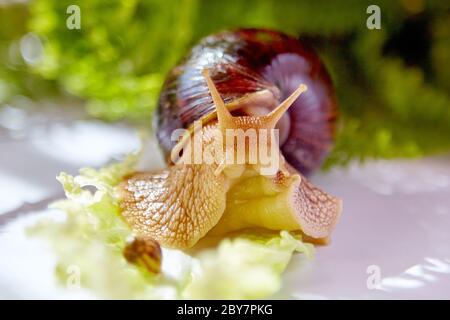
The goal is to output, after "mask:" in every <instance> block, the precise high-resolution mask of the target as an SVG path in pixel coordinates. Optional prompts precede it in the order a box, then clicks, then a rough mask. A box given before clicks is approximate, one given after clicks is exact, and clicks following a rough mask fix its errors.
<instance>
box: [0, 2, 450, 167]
mask: <svg viewBox="0 0 450 320" xmlns="http://www.w3.org/2000/svg"><path fill="white" fill-rule="evenodd" d="M70 4H77V5H79V6H80V8H81V30H68V29H67V28H66V19H67V17H68V15H67V14H66V8H67V6H68V5H70ZM370 4H372V2H371V1H357V0H350V1H345V2H340V1H325V0H316V1H298V0H283V1H278V0H249V1H241V0H228V1H209V0H173V1H170V2H168V1H164V0H147V1H145V0H130V1H119V0H110V1H105V0H89V1H88V0H78V1H75V2H74V1H69V0H40V1H33V2H32V3H31V4H30V5H29V12H28V10H26V9H24V7H21V6H19V7H17V8H16V9H14V10H13V9H10V8H8V9H2V8H0V16H2V17H5V19H0V26H5V25H15V26H17V27H15V30H17V31H15V32H14V33H12V34H9V33H5V32H1V31H0V54H2V56H4V55H5V52H8V50H9V48H8V46H7V44H8V43H10V42H11V43H14V41H16V42H17V41H18V39H20V36H21V35H22V34H23V33H25V27H24V21H26V23H27V26H28V29H29V30H30V31H32V32H34V33H36V34H38V35H39V36H40V37H41V39H42V40H43V41H44V52H45V55H44V60H43V61H41V63H39V64H37V65H35V66H34V67H33V68H32V70H31V72H30V70H27V69H26V68H25V67H24V65H23V64H22V65H17V64H16V65H14V70H12V69H11V68H10V66H11V63H9V64H8V66H7V67H4V66H3V68H2V63H1V62H0V102H1V100H2V96H3V100H6V99H7V98H8V97H10V96H12V95H14V94H18V93H22V94H23V93H25V94H27V95H36V94H37V93H40V92H47V93H48V92H49V90H42V88H43V87H45V86H46V87H49V88H52V87H56V88H59V89H60V90H61V92H63V93H64V92H68V93H70V94H71V95H74V96H77V97H80V98H82V99H84V100H85V101H86V107H87V110H88V112H89V113H90V114H91V115H92V116H95V117H100V118H102V119H106V120H118V119H123V118H126V119H130V120H133V121H137V122H142V121H143V122H147V123H150V118H151V115H152V112H153V110H154V108H155V106H156V101H157V97H158V94H159V90H160V87H161V85H162V81H163V79H164V76H165V74H166V72H167V71H168V70H169V69H170V68H171V67H172V66H173V65H174V64H175V63H176V61H177V60H178V59H180V57H182V56H183V54H185V52H186V51H187V50H188V49H189V47H190V46H192V45H193V44H194V43H195V42H196V41H198V40H199V39H200V38H201V37H203V36H205V35H207V34H210V33H213V32H217V31H219V30H223V29H227V28H234V27H240V26H246V27H266V28H274V29H279V30H281V31H285V32H288V33H290V34H293V35H300V37H302V38H304V39H305V40H306V41H308V42H310V43H311V44H312V45H313V46H314V47H316V49H317V51H318V52H319V53H320V55H321V56H322V57H323V58H324V60H325V62H326V65H327V67H328V69H329V70H330V73H331V74H332V77H333V81H334V83H335V85H336V90H337V94H338V99H339V106H340V114H341V117H340V123H339V132H338V136H337V141H336V148H335V149H334V151H333V153H332V154H331V155H330V157H329V158H328V160H327V162H326V164H325V167H330V166H332V165H336V164H345V163H347V162H348V161H350V160H352V159H359V160H364V159H366V158H373V157H375V158H377V157H382V158H393V157H416V156H421V155H425V154H430V153H434V152H442V151H448V150H449V149H450V123H449V122H450V111H449V108H450V103H449V102H450V97H449V93H448V92H449V88H450V87H449V86H450V85H449V83H450V81H449V80H450V79H449V77H450V70H449V66H450V63H449V60H448V59H449V56H450V40H449V39H450V34H449V30H450V28H449V24H448V21H449V4H448V1H438V0H435V1H428V2H425V1H409V0H404V1H398V2H397V1H387V0H385V1H378V2H377V4H378V5H379V6H380V8H381V17H382V29H381V30H368V29H367V28H366V19H367V17H368V15H367V14H366V8H367V6H368V5H370ZM12 12H18V14H12ZM17 16H18V17H20V18H17ZM419 18H423V19H424V21H426V22H425V24H423V25H422V26H421V27H420V28H421V29H427V30H428V36H427V37H426V39H425V40H423V39H420V38H418V37H415V36H413V37H412V40H411V39H410V42H413V43H411V47H408V48H409V49H408V48H407V49H406V50H405V49H403V51H402V50H400V53H399V52H398V50H391V52H390V51H389V50H387V49H386V48H387V47H388V44H389V43H393V45H394V46H399V44H398V41H397V40H398V39H397V40H395V39H396V38H395V37H396V36H398V35H399V34H401V30H402V28H403V27H404V26H405V25H407V24H408V23H409V22H411V21H415V20H417V19H419ZM11 20H13V21H11ZM2 29H4V28H0V30H2ZM2 39H4V40H3V41H2ZM393 39H394V40H393ZM414 43H415V46H416V47H415V46H414ZM422 48H425V49H424V52H425V53H424V56H423V57H420V59H416V61H413V63H411V57H412V56H414V54H415V53H416V51H421V50H422ZM426 48H429V49H426ZM419 49H420V50H419ZM4 61H6V62H7V61H8V59H6V58H5V60H4ZM3 64H4V65H5V63H3ZM6 64H7V63H6ZM11 70H12V71H11ZM38 76H40V77H42V78H43V79H46V81H43V80H42V78H41V80H40V81H39V78H38ZM36 83H37V84H38V86H36ZM32 84H34V85H32ZM2 93H3V94H2Z"/></svg>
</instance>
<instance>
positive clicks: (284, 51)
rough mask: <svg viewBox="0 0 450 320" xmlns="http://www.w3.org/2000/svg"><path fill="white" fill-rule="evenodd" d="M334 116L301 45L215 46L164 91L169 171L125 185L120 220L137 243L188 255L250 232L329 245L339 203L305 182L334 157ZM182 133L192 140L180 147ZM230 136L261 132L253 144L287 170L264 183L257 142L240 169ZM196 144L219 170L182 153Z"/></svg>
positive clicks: (233, 41)
mask: <svg viewBox="0 0 450 320" xmlns="http://www.w3.org/2000/svg"><path fill="white" fill-rule="evenodd" d="M306 88H308V89H307V91H306ZM336 109H337V107H336V101H335V97H334V93H333V88H332V85H331V81H330V78H329V76H328V74H327V73H326V71H325V69H324V67H323V65H322V63H321V62H320V60H319V58H318V57H317V55H316V54H315V53H314V52H313V51H311V50H310V49H308V48H306V47H305V46H304V45H303V44H302V43H301V42H300V41H299V40H297V39H295V38H292V37H289V36H287V35H285V34H282V33H279V32H275V31H269V30H260V29H240V30H237V31H233V32H222V33H219V34H216V35H212V36H209V37H207V38H205V39H204V40H203V41H201V43H200V44H199V45H197V46H196V47H194V48H193V49H192V51H191V52H190V54H189V55H188V56H187V58H186V59H185V60H184V61H183V62H182V63H181V64H180V65H178V66H176V67H175V68H174V69H173V70H172V71H171V72H170V73H169V75H168V77H167V79H166V82H165V84H164V86H163V89H162V93H161V96H160V101H159V108H158V111H157V122H156V126H155V127H156V132H157V137H158V140H159V142H160V145H161V147H162V149H163V151H164V152H165V154H166V155H167V156H169V155H170V160H169V161H168V163H169V166H168V168H167V169H165V170H162V171H160V172H156V173H148V172H143V173H135V174H133V175H131V176H129V177H127V178H126V179H125V181H124V182H123V183H122V184H121V185H120V186H119V192H120V195H121V208H122V215H123V216H124V218H125V220H126V221H127V222H128V223H129V224H130V225H131V226H132V227H133V229H134V230H135V231H136V232H137V233H138V234H139V235H141V236H143V237H149V238H152V239H155V240H156V241H157V242H159V243H160V244H161V245H163V246H166V247H176V248H189V247H192V246H193V245H195V244H196V243H197V242H198V240H200V239H201V238H203V237H204V236H205V235H206V234H208V233H209V234H220V235H221V234H226V233H228V232H231V231H235V230H240V229H245V228H265V229H270V230H301V231H302V232H303V233H304V234H306V235H307V236H309V237H311V238H315V239H324V238H327V237H328V236H329V235H330V232H331V231H332V229H333V228H334V226H335V224H336V223H337V220H338V218H339V215H340V212H341V207H342V203H341V200H340V199H337V198H335V197H333V196H330V195H328V194H327V193H325V192H323V191H321V190H320V189H318V188H316V187H314V186H313V185H312V184H311V183H310V182H308V181H307V179H306V178H305V177H304V176H303V175H302V173H303V174H306V173H308V172H310V171H312V170H314V169H315V168H317V167H318V166H319V165H320V163H321V161H322V159H323V158H324V156H325V155H326V154H327V152H328V151H329V149H330V147H331V144H332V140H333V136H334V124H335V119H336V114H337V110H336ZM198 122H200V124H201V126H200V127H199V128H198V127H196V125H195V124H196V123H198ZM180 128H185V129H187V130H186V131H185V133H184V134H183V136H182V138H181V139H179V140H178V141H174V139H173V133H174V131H175V130H177V129H180ZM274 129H278V131H277V130H274ZM230 130H232V131H239V130H241V131H242V132H248V131H249V130H254V131H255V132H256V139H255V141H258V143H259V145H261V141H262V142H263V143H264V144H266V145H267V146H266V145H264V146H265V147H269V149H270V150H271V153H270V155H271V159H272V158H274V157H275V158H277V159H279V160H280V161H279V162H278V164H279V165H278V167H277V169H276V170H275V171H274V172H271V173H262V172H263V171H262V170H261V169H262V168H263V167H264V166H263V161H262V159H263V158H262V156H261V153H259V154H257V155H256V157H255V158H252V152H249V151H250V149H251V147H252V146H253V145H252V142H251V139H250V138H249V139H248V144H246V145H245V149H244V150H245V156H244V158H243V159H244V161H242V162H239V163H238V162H236V157H237V156H236V155H235V152H237V150H234V149H237V144H236V142H233V143H232V144H226V143H225V140H226V139H224V137H228V136H227V134H228V132H229V131H230ZM274 132H277V133H278V135H277V136H278V139H276V136H275V134H274ZM197 134H199V135H197ZM196 137H200V138H196ZM245 138H246V137H245V136H244V139H243V141H244V142H245V141H247V140H245ZM247 138H248V137H247ZM196 139H197V143H198V145H199V146H200V147H201V150H202V152H203V153H205V154H209V155H210V156H212V157H213V158H214V159H218V161H212V162H207V161H206V162H205V161H200V162H196V161H193V159H194V158H195V154H194V155H193V154H192V153H191V152H185V151H186V150H192V148H191V147H192V145H195V143H196V142H195V140H196ZM233 141H234V140H233ZM198 145H197V146H198ZM188 146H189V147H190V148H188ZM229 154H231V155H232V156H231V158H229V157H228V155H229ZM230 159H231V161H228V160H230ZM241 160H242V159H241Z"/></svg>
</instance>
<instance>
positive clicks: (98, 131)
mask: <svg viewBox="0 0 450 320" xmlns="http://www.w3.org/2000/svg"><path fill="white" fill-rule="evenodd" d="M10 111H11V110H10ZM23 116H24V118H23V119H22V120H23V124H22V126H18V127H14V128H6V127H7V126H4V127H5V128H3V129H1V127H0V148H1V150H2V156H1V157H0V197H1V201H0V221H1V222H5V221H6V220H7V218H8V219H11V220H10V222H8V223H7V224H6V225H3V226H1V227H0V228H1V229H0V230H1V231H0V257H1V259H0V298H95V295H94V294H93V293H91V292H88V291H79V290H77V291H70V290H67V289H64V288H61V287H58V285H57V284H56V282H55V280H54V277H53V268H54V266H55V262H56V260H55V257H54V256H53V255H52V253H51V251H50V250H49V245H48V243H46V242H45V241H40V240H36V239H32V240H31V239H29V238H27V237H26V236H25V235H24V227H25V226H26V225H29V224H32V223H33V222H34V221H36V219H39V218H40V217H42V216H43V215H52V216H54V215H58V213H57V212H52V211H49V210H46V209H45V207H46V205H47V204H48V202H49V201H51V200H52V199H56V198H58V197H62V192H61V188H60V186H59V184H58V183H57V182H56V180H55V176H56V175H57V174H58V173H59V172H60V171H67V172H69V173H73V174H74V173H76V172H77V170H78V168H80V167H82V166H94V167H99V166H101V165H103V164H105V163H107V162H108V161H110V160H112V159H113V158H116V157H118V156H120V155H123V154H126V153H128V152H130V151H132V150H135V149H137V148H138V146H139V140H138V138H137V136H136V134H135V132H134V130H133V129H132V128H130V127H127V126H125V125H123V124H109V125H108V124H104V123H101V122H98V121H93V120H79V116H73V115H70V113H69V114H67V113H64V115H62V116H61V117H59V118H57V119H54V118H51V117H49V116H48V115H45V116H44V117H42V116H41V119H42V118H49V119H52V120H51V121H47V122H45V123H39V122H38V123H36V121H33V122H31V124H30V123H29V121H30V119H29V115H23ZM0 119H1V117H0ZM1 125H2V123H1V121H0V126H1ZM147 149H148V150H150V152H147V158H146V160H145V162H146V163H147V164H151V165H152V166H161V163H162V161H161V157H160V155H158V154H157V153H156V152H155V151H154V150H155V149H156V147H155V145H154V144H153V145H151V146H148V148H147ZM312 180H313V181H314V182H315V183H316V184H318V185H319V186H321V187H323V189H325V190H327V191H328V192H330V193H331V194H334V195H337V196H339V197H341V198H342V199H343V200H344V211H343V214H342V217H341V220H340V222H339V224H338V226H337V228H336V230H335V232H334V234H333V237H332V243H331V245H329V246H327V247H320V248H318V250H317V255H316V257H315V259H314V260H305V259H303V258H302V257H301V256H296V257H294V259H293V261H292V263H291V264H290V266H289V267H288V270H287V272H286V273H285V275H284V278H283V289H282V290H281V292H279V293H278V294H277V295H276V296H275V298H294V299H311V298H313V299H330V298H331V299H348V298H353V299H398V298H400V299H401V298H406V299H436V298H437V299H450V158H448V157H440V158H427V159H422V160H414V161H376V162H369V163H366V164H365V165H364V166H359V165H357V164H354V165H351V166H350V167H349V168H347V169H335V170H333V171H331V172H329V173H326V174H324V173H320V174H316V175H315V176H313V177H312ZM27 203H29V204H27Z"/></svg>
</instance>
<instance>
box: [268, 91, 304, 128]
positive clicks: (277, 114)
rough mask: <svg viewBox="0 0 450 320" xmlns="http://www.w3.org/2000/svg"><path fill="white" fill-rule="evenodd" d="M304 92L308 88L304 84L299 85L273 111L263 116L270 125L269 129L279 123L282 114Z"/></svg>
mask: <svg viewBox="0 0 450 320" xmlns="http://www.w3.org/2000/svg"><path fill="white" fill-rule="evenodd" d="M306 90H308V87H307V86H306V85H305V84H301V85H299V87H298V88H297V89H296V90H295V91H294V92H293V93H292V94H291V95H290V96H289V97H287V98H286V100H284V101H283V102H282V103H280V104H279V105H278V107H276V108H275V109H274V110H272V111H271V112H270V113H269V114H268V115H266V116H265V118H266V121H267V122H268V123H269V124H271V126H270V127H271V128H275V125H276V124H277V123H278V121H280V119H281V117H282V116H283V115H284V113H285V112H286V111H287V110H288V109H289V107H290V106H292V104H293V103H294V102H295V100H297V98H298V97H299V96H300V95H301V94H302V93H303V92H305V91H306Z"/></svg>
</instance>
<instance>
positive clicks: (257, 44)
mask: <svg viewBox="0 0 450 320" xmlns="http://www.w3.org/2000/svg"><path fill="white" fill-rule="evenodd" d="M205 68H208V69H209V70H210V73H211V77H212V79H213V80H214V83H215V84H216V86H217V89H218V91H219V93H220V94H221V96H222V97H223V99H224V100H225V102H226V103H231V102H233V101H237V100H238V99H239V98H242V97H244V96H246V95H249V94H252V93H255V92H262V91H264V90H267V91H268V92H270V93H271V95H268V98H267V99H269V100H270V99H272V100H273V101H272V102H270V101H267V103H266V107H267V108H269V109H270V108H274V107H275V106H276V105H277V104H278V103H279V102H280V101H282V100H283V99H284V98H286V97H287V96H288V95H289V94H291V93H292V92H293V91H294V90H295V88H296V87H297V86H298V85H299V84H300V83H304V84H306V85H307V86H308V88H309V89H308V91H307V92H306V93H305V94H304V95H303V96H302V98H301V99H299V100H298V101H296V102H295V103H294V105H293V106H292V107H291V108H290V109H289V111H288V113H287V115H286V116H285V119H283V121H282V122H280V123H281V124H282V126H281V128H280V136H281V151H282V154H283V155H284V157H285V158H286V160H287V162H288V163H289V164H291V165H292V166H293V167H294V168H295V169H297V170H298V171H300V172H301V173H303V174H306V173H309V172H311V171H312V170H314V169H315V168H317V167H319V166H320V164H321V162H322V160H323V159H324V157H325V156H326V155H327V153H328V152H329V150H330V148H331V146H332V142H333V138H334V132H335V121H336V116H337V105H336V99H335V95H334V90H333V86H332V84H331V81H330V77H329V75H328V74H327V72H326V70H325V68H324V66H323V64H322V62H321V61H320V59H319V57H318V56H317V55H316V54H315V53H314V52H313V51H312V50H311V49H309V48H308V47H306V46H305V45H304V44H302V42H301V41H299V40H297V39H295V38H293V37H290V36H288V35H285V34H283V33H279V32H276V31H270V30H262V29H239V30H237V31H227V32H222V33H218V34H215V35H212V36H209V37H206V38H204V39H203V40H202V41H201V42H200V43H199V44H198V45H197V46H195V47H194V48H193V49H192V50H191V51H190V53H189V54H188V56H187V57H186V58H185V59H184V60H183V61H182V62H181V64H179V65H178V66H176V67H175V68H173V69H172V71H171V72H170V73H169V75H168V77H167V79H166V82H165V84H164V86H163V88H162V92H161V95H160V100H159V107H158V110H157V118H156V132H157V137H158V140H159V143H160V146H161V148H162V149H163V151H164V152H165V153H166V154H169V153H170V151H171V150H172V148H173V146H174V144H175V143H174V142H173V141H171V138H170V136H171V133H172V132H173V130H175V129H177V128H188V127H189V126H191V125H192V123H193V122H194V121H195V120H198V119H201V118H204V117H206V116H208V115H210V114H211V113H213V112H214V104H213V102H212V100H211V97H210V95H209V92H208V88H207V86H206V84H205V82H204V79H203V77H202V75H201V72H202V70H203V69H205ZM256 112H257V111H256V110H255V109H252V108H239V106H237V108H236V109H235V110H234V111H233V114H239V115H257V114H256ZM283 132H284V133H283Z"/></svg>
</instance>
